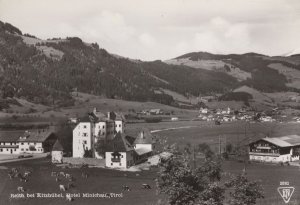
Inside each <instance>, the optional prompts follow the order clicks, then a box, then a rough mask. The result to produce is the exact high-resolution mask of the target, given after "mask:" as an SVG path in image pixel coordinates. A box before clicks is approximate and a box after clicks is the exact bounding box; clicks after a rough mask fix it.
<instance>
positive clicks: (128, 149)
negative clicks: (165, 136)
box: [105, 130, 155, 168]
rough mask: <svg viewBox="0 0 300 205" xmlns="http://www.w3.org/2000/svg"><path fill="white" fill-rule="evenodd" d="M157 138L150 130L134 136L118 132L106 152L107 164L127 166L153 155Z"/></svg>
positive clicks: (118, 166)
mask: <svg viewBox="0 0 300 205" xmlns="http://www.w3.org/2000/svg"><path fill="white" fill-rule="evenodd" d="M154 149H155V139H154V137H153V136H152V135H151V133H150V132H149V131H148V130H143V131H141V132H140V133H139V134H138V136H137V137H136V138H135V139H134V138H133V137H130V136H126V135H124V134H121V133H120V132H119V133H117V135H116V137H115V138H114V139H113V140H111V141H110V142H109V144H108V146H107V151H106V152H105V165H106V167H111V168H126V167H130V166H132V165H134V164H136V163H139V162H142V161H144V160H146V159H148V157H150V156H152V154H153V151H154Z"/></svg>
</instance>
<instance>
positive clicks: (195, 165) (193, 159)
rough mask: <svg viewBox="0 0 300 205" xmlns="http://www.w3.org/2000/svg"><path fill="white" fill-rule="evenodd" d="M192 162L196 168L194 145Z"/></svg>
mask: <svg viewBox="0 0 300 205" xmlns="http://www.w3.org/2000/svg"><path fill="white" fill-rule="evenodd" d="M193 163H194V169H196V152H195V145H193Z"/></svg>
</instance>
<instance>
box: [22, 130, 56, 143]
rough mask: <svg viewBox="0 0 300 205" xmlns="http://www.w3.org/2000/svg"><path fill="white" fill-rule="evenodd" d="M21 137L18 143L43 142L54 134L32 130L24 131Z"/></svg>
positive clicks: (48, 131)
mask: <svg viewBox="0 0 300 205" xmlns="http://www.w3.org/2000/svg"><path fill="white" fill-rule="evenodd" d="M23 133H24V134H23V136H22V137H21V138H19V139H18V142H44V141H46V139H48V138H49V137H50V136H52V135H53V134H54V133H53V132H52V131H51V130H34V131H27V132H26V131H25V132H23Z"/></svg>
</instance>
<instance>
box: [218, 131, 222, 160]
mask: <svg viewBox="0 0 300 205" xmlns="http://www.w3.org/2000/svg"><path fill="white" fill-rule="evenodd" d="M221 152H222V151H221V136H220V135H219V155H220V156H221Z"/></svg>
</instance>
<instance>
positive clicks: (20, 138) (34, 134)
mask: <svg viewBox="0 0 300 205" xmlns="http://www.w3.org/2000/svg"><path fill="white" fill-rule="evenodd" d="M56 140H57V137H56V135H55V134H54V132H52V131H51V130H50V129H43V130H31V131H1V132H0V154H23V153H30V154H37V153H44V152H49V151H51V149H52V146H53V144H54V143H55V141H56Z"/></svg>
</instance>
